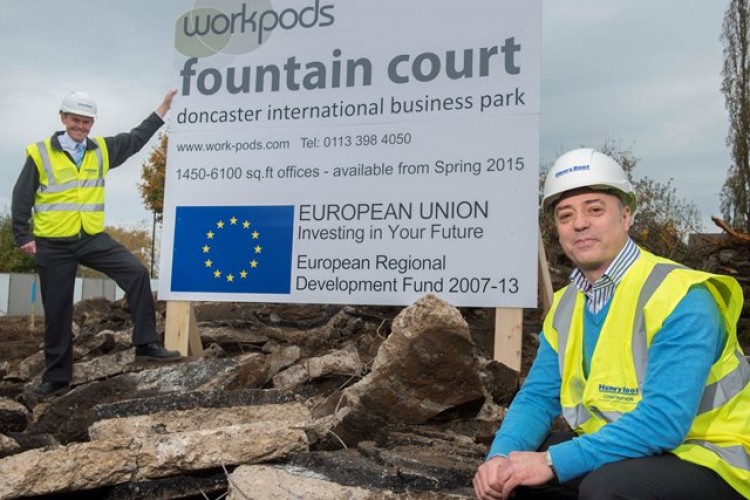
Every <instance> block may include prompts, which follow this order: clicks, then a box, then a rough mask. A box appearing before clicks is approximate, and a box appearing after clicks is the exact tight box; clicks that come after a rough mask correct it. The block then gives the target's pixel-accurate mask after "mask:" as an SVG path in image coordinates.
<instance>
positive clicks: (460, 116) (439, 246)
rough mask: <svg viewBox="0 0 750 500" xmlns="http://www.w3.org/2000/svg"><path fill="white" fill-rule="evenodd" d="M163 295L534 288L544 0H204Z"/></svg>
mask: <svg viewBox="0 0 750 500" xmlns="http://www.w3.org/2000/svg"><path fill="white" fill-rule="evenodd" d="M175 30H176V32H175V46H176V50H177V58H176V59H177V62H176V65H175V72H176V87H177V88H178V89H179V91H178V95H177V97H176V98H175V100H174V103H173V105H172V110H171V112H170V131H169V134H170V135H169V151H168V167H167V178H166V195H165V209H164V226H163V228H164V230H163V236H162V253H161V255H162V260H161V265H160V279H159V297H160V298H161V299H166V300H228V301H260V302H298V303H345V304H393V305H403V304H409V303H411V302H413V301H414V300H416V299H417V298H419V297H421V296H422V295H424V294H426V293H430V292H431V293H435V294H437V295H439V296H441V297H442V298H444V299H445V300H447V301H448V302H450V303H452V304H455V305H457V306H475V307H536V300H537V299H536V297H537V296H536V290H537V274H536V273H537V253H536V249H537V238H538V229H537V200H538V199H537V192H538V175H539V168H538V164H539V81H540V37H541V1H540V0H512V1H511V0H467V1H465V2H436V1H435V0H378V1H364V0H298V1H297V0H294V1H293V0H278V1H276V0H274V1H273V2H271V1H269V0H254V1H246V2H241V1H236V0H234V1H228V0H224V1H222V0H204V1H199V0H196V1H194V2H189V3H188V4H186V7H185V14H184V15H183V16H182V17H181V18H180V19H178V20H177V22H176V25H175Z"/></svg>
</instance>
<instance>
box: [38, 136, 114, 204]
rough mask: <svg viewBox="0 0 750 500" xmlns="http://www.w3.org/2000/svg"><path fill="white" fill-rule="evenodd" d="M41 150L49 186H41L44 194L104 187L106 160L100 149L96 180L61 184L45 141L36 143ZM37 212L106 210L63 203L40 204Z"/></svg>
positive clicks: (96, 153) (95, 152)
mask: <svg viewBox="0 0 750 500" xmlns="http://www.w3.org/2000/svg"><path fill="white" fill-rule="evenodd" d="M36 147H37V149H38V150H39V157H40V158H41V160H42V168H43V169H44V171H45V172H46V174H47V185H46V186H45V185H42V184H40V185H39V191H40V192H42V193H62V192H64V191H67V190H69V189H75V188H77V187H84V188H97V187H102V188H103V187H104V158H103V157H102V151H101V149H100V148H96V149H94V154H95V155H96V163H97V165H98V166H99V176H98V177H97V178H96V179H84V180H82V181H69V182H64V183H61V184H58V183H57V180H56V178H55V172H54V170H53V169H52V162H51V161H50V159H49V152H48V151H47V145H46V144H45V143H44V141H39V142H37V143H36ZM34 209H35V210H36V211H37V212H50V211H53V210H80V211H81V212H100V211H103V210H104V205H101V204H99V205H71V204H61V203H48V204H39V205H36V206H35V207H34Z"/></svg>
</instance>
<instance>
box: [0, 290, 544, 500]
mask: <svg viewBox="0 0 750 500" xmlns="http://www.w3.org/2000/svg"><path fill="white" fill-rule="evenodd" d="M159 306H160V307H159V310H160V314H159V316H160V321H162V322H163V321H164V318H163V314H164V304H159ZM126 308H127V304H126V303H124V302H123V301H117V302H109V301H106V300H104V299H92V300H88V301H84V302H81V303H79V304H78V305H77V307H76V311H75V315H74V318H75V328H74V330H75V341H74V349H75V359H76V362H75V365H74V377H73V383H72V389H71V390H70V391H69V392H68V393H66V394H64V395H62V396H59V397H55V398H51V399H48V400H34V399H33V397H31V396H30V395H29V394H28V393H27V392H25V390H26V389H28V388H30V387H33V386H34V385H36V384H38V383H39V379H40V376H41V373H42V371H43V367H44V362H43V353H42V343H41V338H42V337H41V336H39V335H37V337H36V338H35V340H34V342H35V349H34V351H33V352H32V353H30V355H27V356H25V357H23V358H20V359H5V360H3V361H0V375H2V382H1V383H0V457H2V458H0V498H26V497H34V496H43V497H44V498H111V499H128V498H133V499H135V498H149V499H169V498H203V499H204V498H220V497H223V496H225V495H226V496H227V498H235V499H246V498H258V499H261V498H262V499H267V498H290V497H296V498H302V497H304V498H431V499H440V498H471V497H472V496H473V493H472V489H471V477H472V476H473V474H474V472H475V470H476V468H477V466H478V465H479V464H480V463H481V461H482V460H483V459H484V456H485V454H486V451H487V446H488V444H489V442H490V440H491V439H492V435H493V433H494V431H495V430H496V428H497V426H498V425H499V423H500V421H501V419H502V416H503V415H504V411H505V405H507V404H508V402H509V401H510V400H511V399H512V397H513V395H514V394H515V392H516V390H517V388H518V385H519V374H518V373H517V372H515V371H513V370H511V369H509V368H507V367H505V366H504V365H501V364H499V363H497V362H495V361H491V359H490V358H491V353H492V338H493V318H494V311H493V310H491V309H463V310H461V311H459V310H458V309H456V308H455V307H453V306H451V305H450V304H447V303H445V302H444V301H442V300H440V299H439V298H437V297H435V296H432V295H428V296H425V297H423V298H422V299H420V300H419V301H417V302H415V303H414V304H412V305H411V306H409V307H406V308H403V309H402V308H396V307H353V306H317V305H290V304H276V305H273V304H237V303H197V304H195V312H196V316H197V319H198V325H199V333H200V337H201V341H202V343H203V345H204V347H205V353H204V356H203V357H200V358H186V359H185V360H183V361H182V362H179V363H172V364H169V365H159V364H149V363H136V362H135V360H134V352H133V349H132V346H131V345H130V336H131V328H132V325H131V324H130V322H129V320H128V315H127V310H126ZM529 316H530V317H532V316H533V314H530V315H529ZM467 318H468V321H467ZM160 327H161V328H162V329H163V324H162V325H160ZM0 335H2V324H1V323H0ZM529 339H530V340H529V341H530V342H533V336H531V337H529ZM533 350H534V346H533V345H530V347H529V351H532V355H533ZM527 367H528V366H527V365H526V368H527ZM332 495H333V496H332Z"/></svg>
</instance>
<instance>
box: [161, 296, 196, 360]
mask: <svg viewBox="0 0 750 500" xmlns="http://www.w3.org/2000/svg"><path fill="white" fill-rule="evenodd" d="M164 347H166V348H167V349H174V350H177V351H179V352H180V354H182V355H183V356H203V344H202V343H201V338H200V335H198V320H197V319H196V317H195V311H194V310H193V303H192V302H184V301H170V302H167V317H166V320H165V325H164Z"/></svg>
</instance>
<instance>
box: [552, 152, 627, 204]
mask: <svg viewBox="0 0 750 500" xmlns="http://www.w3.org/2000/svg"><path fill="white" fill-rule="evenodd" d="M585 187H588V188H591V189H594V190H597V191H615V193H614V194H617V195H618V196H619V197H620V199H622V201H623V203H625V204H626V205H627V206H629V207H630V210H631V212H632V213H633V214H635V209H636V202H635V192H633V186H632V185H631V184H630V181H629V180H628V176H627V175H625V171H624V170H623V169H622V167H620V165H619V164H618V163H617V162H616V161H615V160H613V159H612V158H610V157H609V156H607V155H605V154H604V153H602V152H600V151H597V150H595V149H591V148H581V149H574V150H572V151H568V152H567V153H565V154H563V155H562V156H560V157H559V158H558V159H557V160H555V163H554V165H552V168H551V169H550V171H549V172H548V173H547V178H546V179H545V181H544V198H543V199H542V209H543V210H545V211H546V210H547V209H549V208H550V207H551V206H552V205H554V203H555V202H556V201H557V200H558V199H559V198H560V196H562V195H563V193H565V192H567V191H571V190H573V189H578V188H585Z"/></svg>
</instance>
